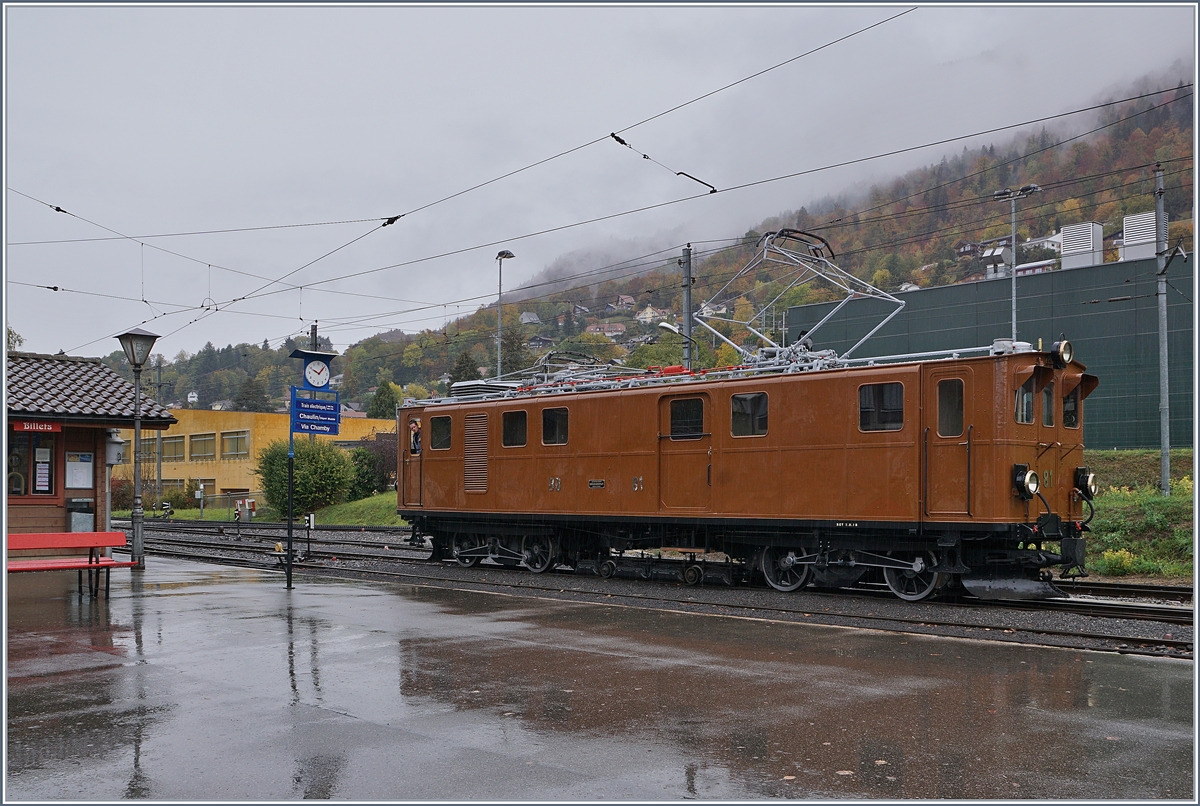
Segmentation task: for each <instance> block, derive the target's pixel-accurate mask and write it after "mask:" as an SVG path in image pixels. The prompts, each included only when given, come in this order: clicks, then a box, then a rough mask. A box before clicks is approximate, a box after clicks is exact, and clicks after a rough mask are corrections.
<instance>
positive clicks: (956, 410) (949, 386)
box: [938, 378, 963, 437]
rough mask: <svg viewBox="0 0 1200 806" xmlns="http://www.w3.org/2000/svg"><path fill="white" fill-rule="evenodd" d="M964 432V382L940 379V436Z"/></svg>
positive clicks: (956, 434) (957, 434)
mask: <svg viewBox="0 0 1200 806" xmlns="http://www.w3.org/2000/svg"><path fill="white" fill-rule="evenodd" d="M962 432H963V382H962V381H961V380H960V379H958V378H951V379H949V380H945V381H938V436H939V437H958V436H962Z"/></svg>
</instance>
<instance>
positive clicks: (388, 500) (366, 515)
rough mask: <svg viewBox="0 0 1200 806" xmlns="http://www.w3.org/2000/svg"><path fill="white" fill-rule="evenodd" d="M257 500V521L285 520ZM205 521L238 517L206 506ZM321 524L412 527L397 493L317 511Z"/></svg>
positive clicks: (193, 513) (183, 515)
mask: <svg viewBox="0 0 1200 806" xmlns="http://www.w3.org/2000/svg"><path fill="white" fill-rule="evenodd" d="M257 500H258V509H257V511H256V512H255V513H254V520H255V521H265V522H268V523H280V522H282V521H283V520H284V519H285V514H284V513H280V512H278V511H276V510H274V509H272V508H271V507H269V506H267V505H266V504H264V503H263V501H262V498H261V497H260V498H258V499H257ZM234 514H236V512H235V513H234ZM306 514H307V513H305V512H296V513H295V519H296V522H297V523H301V522H303V520H304V516H305V515H306ZM129 515H130V512H129V510H127V509H125V510H115V511H114V512H113V517H114V518H128V517H129ZM171 517H172V519H173V520H180V521H198V520H200V509H199V508H195V509H177V510H175V514H174V515H172V516H171ZM146 520H147V521H151V520H158V519H157V518H153V519H152V518H151V516H150V512H149V511H148V510H147V512H146ZM204 520H206V521H215V522H218V523H232V522H233V521H234V520H235V518H234V515H231V514H230V510H229V509H228V508H227V507H205V508H204ZM317 525H318V526H322V525H324V526H407V525H408V524H407V523H406V522H405V521H404V520H402V519H401V518H400V517H399V516H398V515H396V493H395V491H392V492H386V493H380V494H379V495H373V496H371V497H370V498H363V499H361V500H359V501H349V502H347V503H345V504H334V505H333V506H330V507H325V508H324V509H319V510H317Z"/></svg>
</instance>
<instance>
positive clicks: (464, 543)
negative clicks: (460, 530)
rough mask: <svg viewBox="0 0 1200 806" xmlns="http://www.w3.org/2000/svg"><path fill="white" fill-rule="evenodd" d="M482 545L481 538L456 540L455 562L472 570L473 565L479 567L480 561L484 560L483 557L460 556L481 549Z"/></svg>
mask: <svg viewBox="0 0 1200 806" xmlns="http://www.w3.org/2000/svg"><path fill="white" fill-rule="evenodd" d="M480 545H481V544H480V542H479V538H477V537H456V538H454V561H455V562H456V563H458V564H459V565H461V566H462V567H463V568H470V567H471V566H473V565H479V561H480V560H481V559H483V558H482V557H478V556H475V557H463V556H461V555H460V554H459V552H460V551H468V550H470V549H474V548H479V546H480Z"/></svg>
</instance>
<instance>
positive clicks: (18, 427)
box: [12, 420, 62, 433]
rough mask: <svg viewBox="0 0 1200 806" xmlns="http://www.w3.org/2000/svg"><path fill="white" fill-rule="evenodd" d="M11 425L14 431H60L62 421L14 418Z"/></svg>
mask: <svg viewBox="0 0 1200 806" xmlns="http://www.w3.org/2000/svg"><path fill="white" fill-rule="evenodd" d="M12 427H13V430H14V431H19V432H25V431H33V432H40V433H57V432H59V431H62V423H60V422H48V421H46V420H14V421H13V423H12Z"/></svg>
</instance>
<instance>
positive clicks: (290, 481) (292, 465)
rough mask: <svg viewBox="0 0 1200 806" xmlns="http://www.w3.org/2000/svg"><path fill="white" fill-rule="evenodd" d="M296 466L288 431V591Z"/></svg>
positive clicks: (292, 437) (293, 441) (294, 392)
mask: <svg viewBox="0 0 1200 806" xmlns="http://www.w3.org/2000/svg"><path fill="white" fill-rule="evenodd" d="M295 406H296V388H295V387H292V408H293V410H294V409H295ZM295 465H296V447H295V433H294V432H293V431H292V430H291V429H290V428H289V429H288V521H287V523H288V528H287V589H288V590H291V589H292V495H293V494H294V492H295V484H294V480H293V479H294V475H293V474H294V471H295Z"/></svg>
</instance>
